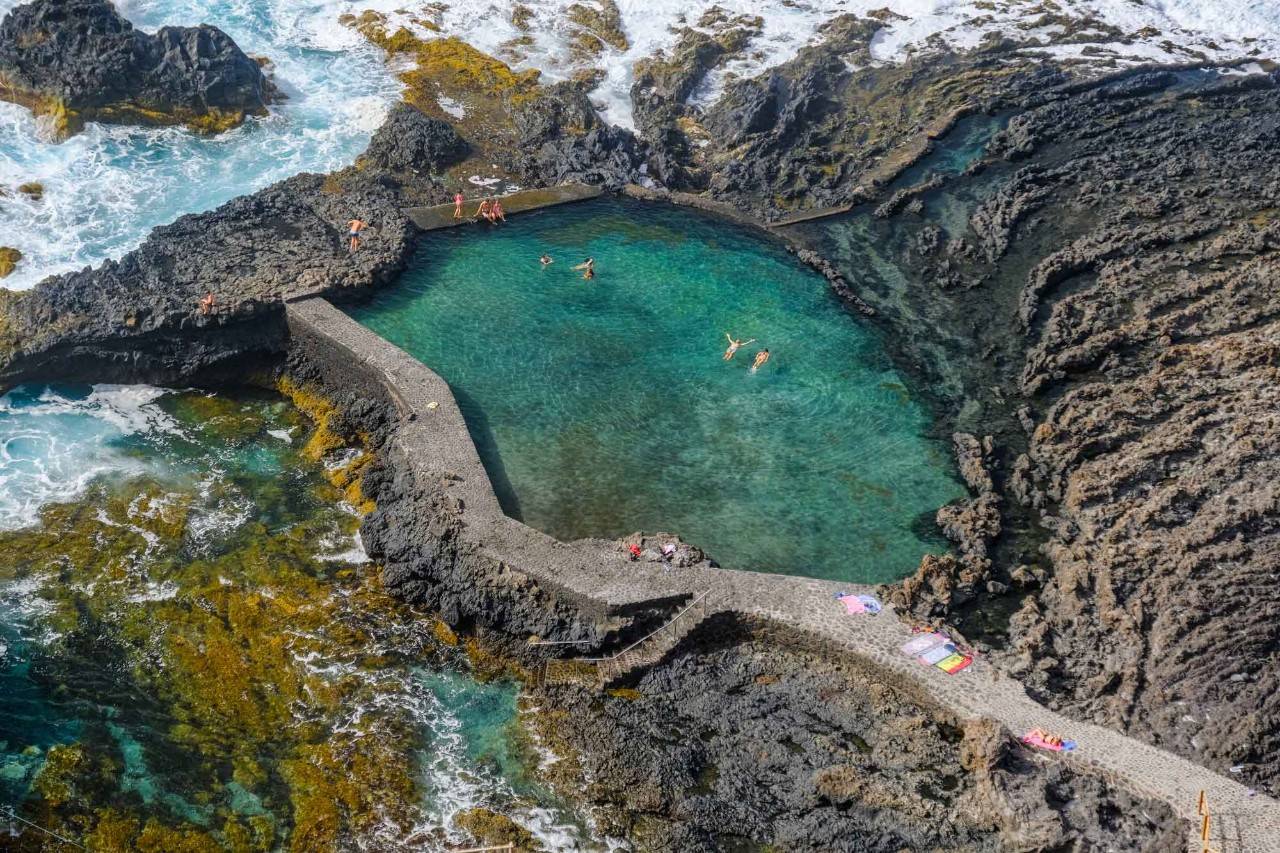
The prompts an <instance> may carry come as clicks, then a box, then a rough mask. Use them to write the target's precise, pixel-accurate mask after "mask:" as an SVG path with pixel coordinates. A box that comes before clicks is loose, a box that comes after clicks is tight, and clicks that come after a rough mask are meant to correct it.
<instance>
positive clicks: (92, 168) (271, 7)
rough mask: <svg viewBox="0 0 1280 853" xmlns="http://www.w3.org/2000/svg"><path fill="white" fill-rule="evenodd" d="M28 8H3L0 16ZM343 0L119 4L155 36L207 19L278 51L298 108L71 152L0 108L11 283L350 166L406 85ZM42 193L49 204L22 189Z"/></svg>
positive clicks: (108, 131)
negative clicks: (40, 187)
mask: <svg viewBox="0 0 1280 853" xmlns="http://www.w3.org/2000/svg"><path fill="white" fill-rule="evenodd" d="M15 5H17V0H0V15H3V14H6V13H7V12H8V11H9V9H11V8H12V7H13V6H15ZM347 5H348V4H345V3H340V2H336V0H311V2H298V0H213V2H196V0H121V2H118V3H117V7H118V8H119V10H120V12H121V13H122V14H123V15H125V16H126V17H128V18H130V19H131V20H133V21H134V23H135V24H136V25H137V26H139V27H140V28H142V29H144V30H154V29H155V28H157V27H160V26H163V25H167V24H195V23H201V22H207V23H211V24H214V25H217V26H219V27H221V28H222V29H223V30H225V31H226V32H227V33H228V34H230V35H231V36H232V37H233V38H234V39H235V40H236V41H237V43H238V44H239V45H240V46H241V47H242V48H244V49H245V50H246V51H247V52H249V53H252V54H258V55H263V56H267V57H268V58H270V59H271V60H272V63H273V66H274V78H275V80H276V82H277V84H278V85H279V86H280V87H281V88H282V89H283V90H284V91H285V92H286V93H288V94H289V95H290V99H289V100H288V101H287V102H285V103H282V104H279V105H276V106H273V107H272V114H271V115H270V116H268V117H266V118H261V119H251V120H250V121H249V122H247V123H246V124H245V125H244V126H243V127H240V128H238V129H236V130H233V131H231V132H229V133H225V134H222V135H220V136H218V137H214V138H204V137H199V136H196V135H194V134H192V133H190V132H188V131H186V130H184V129H181V128H162V129H155V128H131V127H111V126H105V125H97V124H91V125H90V126H89V127H88V128H87V129H86V130H85V131H84V132H83V133H81V134H79V135H77V136H75V137H73V138H72V139H70V140H68V141H66V142H64V143H61V144H52V143H48V142H41V141H39V140H38V139H37V134H36V122H35V120H34V119H32V117H31V114H30V113H29V112H28V111H27V110H26V109H24V108H22V107H18V106H16V105H13V104H0V187H3V188H4V189H6V190H7V191H8V193H9V194H8V196H7V197H3V198H0V211H2V216H3V218H4V220H5V223H6V226H7V227H6V235H5V237H4V238H3V239H2V240H0V243H2V244H3V245H12V246H14V247H16V248H18V249H20V250H21V251H22V253H23V255H24V259H23V260H22V262H21V263H20V264H19V265H18V268H17V270H16V271H15V272H14V273H13V275H11V276H10V277H9V278H7V279H5V281H4V284H5V286H6V287H8V288H11V289H23V288H27V287H30V286H32V285H33V284H35V283H36V282H37V281H39V280H40V279H42V278H44V277H45V276H47V275H50V274H54V273H59V272H66V271H69V270H74V269H79V268H81V267H83V266H86V265H92V264H97V263H99V262H101V261H103V260H105V259H107V258H112V257H119V256H120V255H121V254H123V253H124V252H125V251H128V250H129V249H132V248H134V247H136V246H137V245H138V244H139V243H141V242H142V240H143V238H144V237H145V236H146V234H147V232H149V231H150V229H151V228H153V227H154V226H156V225H161V224H164V223H166V222H170V221H172V220H173V219H175V218H177V217H178V216H180V215H182V214H184V213H191V212H195V211H201V210H208V209H211V208H213V207H216V206H217V205H219V204H221V203H222V202H224V201H227V200H228V199H230V198H232V197H234V196H237V195H241V194H243V193H246V192H251V191H253V190H255V189H258V188H260V187H263V186H266V185H267V184H269V183H272V182H274V181H277V180H281V179H283V178H286V177H288V176H290V175H294V174H297V173H298V172H303V171H327V170H330V169H335V168H338V167H340V166H343V165H346V164H348V163H350V162H351V161H352V160H353V159H354V158H355V156H356V155H357V154H358V153H359V152H360V151H361V150H363V148H364V146H365V145H366V144H367V143H368V139H369V136H370V135H371V134H372V132H373V131H374V130H376V129H377V127H378V125H379V124H381V122H382V119H383V117H384V116H385V114H386V109H387V107H388V105H389V104H390V103H391V102H392V101H393V100H394V98H395V96H396V94H397V93H398V91H399V84H398V83H397V82H396V80H395V79H394V78H393V77H392V76H391V75H390V74H389V73H388V72H387V71H386V68H385V66H384V64H383V61H382V57H381V55H380V51H378V50H377V49H376V48H374V47H373V46H372V45H369V44H367V43H365V42H364V40H363V39H361V38H360V37H359V36H358V35H357V34H355V33H353V32H352V31H351V30H350V29H349V28H347V27H344V26H342V25H341V24H339V23H338V20H337V19H338V15H339V14H340V12H341V11H342V9H344V8H346V6H347ZM27 181H39V182H41V183H43V184H44V187H45V192H44V198H43V199H41V200H40V201H32V200H31V199H29V198H27V197H25V196H22V195H19V194H17V193H14V192H13V188H14V187H15V186H16V185H17V184H20V183H24V182H27Z"/></svg>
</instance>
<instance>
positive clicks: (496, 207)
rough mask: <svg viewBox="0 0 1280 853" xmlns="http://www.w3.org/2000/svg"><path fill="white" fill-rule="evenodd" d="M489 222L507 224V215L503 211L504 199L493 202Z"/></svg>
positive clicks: (496, 199)
mask: <svg viewBox="0 0 1280 853" xmlns="http://www.w3.org/2000/svg"><path fill="white" fill-rule="evenodd" d="M489 221H490V222H499V221H501V222H506V221H507V215H506V214H505V213H504V212H503V211H502V199H500V198H495V199H494V200H493V206H492V207H490V208H489Z"/></svg>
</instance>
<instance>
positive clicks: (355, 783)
mask: <svg viewBox="0 0 1280 853" xmlns="http://www.w3.org/2000/svg"><path fill="white" fill-rule="evenodd" d="M164 408H165V412H166V414H167V415H168V416H169V417H171V418H172V420H173V421H174V423H175V424H176V428H175V430H174V434H173V435H170V436H167V437H163V438H156V437H154V436H152V437H149V438H148V439H147V441H146V442H144V443H142V444H140V445H139V446H138V447H137V448H136V453H137V456H138V458H139V459H140V460H146V459H151V460H153V461H154V460H155V459H156V456H157V449H159V453H158V456H159V462H160V463H161V464H156V465H151V466H144V467H143V468H142V472H141V473H137V474H135V475H133V476H127V477H120V478H107V479H103V480H98V481H95V483H94V484H92V485H91V486H90V487H89V489H88V491H87V492H86V493H85V494H84V495H83V496H82V497H81V498H80V499H79V500H76V501H75V502H72V503H62V504H52V505H48V506H46V507H44V508H43V510H42V511H41V515H40V523H39V524H38V525H35V526H32V527H28V528H24V529H20V530H10V531H4V532H0V554H3V555H4V557H5V559H3V560H0V586H3V587H8V588H9V589H10V590H12V589H21V590H22V593H21V594H22V595H23V596H24V598H25V599H27V601H28V602H30V603H31V605H32V612H33V613H35V614H37V616H35V617H34V618H36V619H37V621H38V624H39V629H40V633H41V634H42V635H43V639H41V640H40V641H39V642H38V643H36V644H33V645H31V646H29V648H28V651H27V654H29V656H30V658H31V660H32V666H31V673H30V678H31V680H32V681H33V682H34V683H35V684H36V685H37V686H38V688H39V691H38V692H39V693H41V694H43V697H44V699H43V700H42V701H45V702H47V703H49V705H50V706H51V709H52V710H51V712H50V713H51V714H52V715H55V716H59V717H68V716H70V717H74V718H75V720H74V725H71V726H70V727H69V728H67V729H66V730H65V731H64V738H63V741H64V742H61V743H55V744H53V745H51V746H49V747H47V748H45V749H44V750H43V752H42V750H41V748H40V747H39V746H36V745H34V744H33V745H32V746H30V747H28V748H27V749H26V750H25V751H23V752H22V753H21V755H22V756H23V757H22V760H23V761H25V762H27V763H26V764H25V765H23V766H22V767H19V768H18V770H17V771H15V772H18V771H20V772H21V773H23V774H27V775H28V776H29V778H28V779H27V784H26V785H25V789H24V790H23V791H22V796H21V797H17V798H14V799H15V800H22V804H21V806H20V808H19V813H20V814H23V815H24V816H25V817H27V818H28V819H30V820H33V821H35V822H37V823H39V824H40V825H41V826H44V827H47V828H49V829H52V830H54V831H57V832H59V833H61V834H63V835H66V836H68V837H70V838H73V839H79V840H82V841H83V842H84V843H86V844H87V845H89V847H90V849H93V850H96V851H139V850H140V851H152V850H154V851H166V852H167V851H205V850H208V851H221V850H233V851H270V850H289V851H315V850H339V849H346V848H347V847H349V846H351V845H352V843H353V841H355V840H359V839H363V840H365V841H367V842H369V843H373V844H374V845H375V846H378V845H383V846H382V847H379V849H391V848H393V847H395V846H396V845H398V844H401V843H404V840H405V839H407V838H409V837H410V836H414V835H416V836H417V837H419V838H420V839H422V840H431V841H435V842H443V841H445V837H446V834H448V835H451V836H455V837H456V833H457V832H458V831H459V830H458V828H457V827H452V826H446V825H443V824H442V823H441V821H447V820H448V819H449V816H448V815H447V814H440V815H439V816H438V817H436V818H434V819H433V818H432V816H431V814H429V813H430V811H431V808H432V806H431V804H430V803H425V800H426V794H425V793H424V790H423V785H422V781H421V780H422V776H423V764H424V762H429V761H431V760H432V759H431V752H430V749H429V748H428V745H427V744H426V743H425V742H424V739H425V738H426V737H427V736H426V735H425V734H424V730H423V725H422V721H421V719H420V714H419V712H420V711H421V709H422V708H423V707H424V703H426V701H427V700H426V699H424V696H423V694H424V692H425V690H426V688H423V687H421V685H419V684H418V682H417V681H415V679H414V677H413V675H412V674H413V672H415V671H416V670H417V669H418V668H421V667H426V668H427V669H428V670H445V671H456V670H458V669H459V668H460V667H462V666H465V662H464V661H465V659H464V656H463V654H462V652H461V650H460V649H453V648H451V647H450V646H449V645H447V641H446V638H445V637H444V636H443V632H440V631H437V630H434V629H433V623H432V621H431V620H430V619H428V618H426V616H425V615H424V614H419V613H416V612H414V611H413V610H412V609H410V608H409V607H407V606H406V605H404V604H402V603H401V602H399V601H398V600H396V599H393V598H392V597H391V596H389V595H388V594H387V593H386V592H384V591H383V589H382V588H381V585H380V582H379V579H378V575H377V572H376V570H375V569H373V568H371V567H370V566H369V565H368V564H365V563H361V562H359V561H356V562H352V561H351V560H350V559H349V558H346V557H344V556H339V555H338V554H339V552H341V551H342V549H344V548H345V549H347V550H348V551H349V550H350V545H349V542H350V541H351V540H352V538H353V537H354V535H355V532H356V527H357V524H358V519H357V517H356V516H355V515H353V514H352V513H351V512H349V511H348V510H346V509H344V508H342V506H341V499H342V497H343V494H342V492H341V491H340V490H339V489H338V488H336V487H335V486H334V485H333V484H332V483H331V482H329V480H328V479H326V477H325V476H324V471H323V467H322V466H321V465H320V464H318V463H317V462H314V461H311V459H310V458H309V453H310V452H311V451H314V450H315V449H316V448H318V447H326V448H328V446H329V440H328V439H327V438H326V437H324V436H323V431H324V429H325V423H324V421H323V420H320V422H319V423H318V424H317V425H315V426H313V425H312V422H311V421H309V420H307V419H306V418H305V417H303V416H302V415H301V414H300V412H299V411H298V410H296V409H294V408H293V407H291V406H289V405H287V404H286V403H285V402H284V401H283V400H280V399H278V398H274V397H272V398H258V399H253V400H249V401H241V400H234V399H230V398H226V397H220V396H219V397H214V396H207V395H201V394H181V395H170V396H169V397H167V398H165V400H164ZM318 435H319V438H318V439H317V436H318ZM286 437H288V438H290V439H292V441H287V440H286ZM157 444H158V445H159V448H157V446H156V445H157ZM438 635H440V636H439V639H437V636H438ZM454 642H455V643H456V639H455V640H454ZM457 678H463V677H462V676H457ZM415 685H416V686H415ZM70 732H74V736H73V737H69V738H68V737H65V735H66V734H67V733H70ZM8 747H9V750H10V755H12V754H14V753H15V752H18V751H19V747H18V745H15V744H12V743H11V744H9V745H8ZM475 772H476V773H481V774H482V773H483V770H482V769H478V770H476V771H475ZM483 804H484V805H486V806H492V807H494V808H499V807H501V805H502V803H494V802H485V803H483Z"/></svg>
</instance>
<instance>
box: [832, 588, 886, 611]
mask: <svg viewBox="0 0 1280 853" xmlns="http://www.w3.org/2000/svg"><path fill="white" fill-rule="evenodd" d="M839 601H840V603H841V604H843V605H844V609H845V612H846V613H870V614H872V615H873V616H874V615H875V614H877V613H879V612H880V602H879V601H876V599H875V597H874V596H870V595H853V594H850V593H845V594H843V595H841V596H840V597H839Z"/></svg>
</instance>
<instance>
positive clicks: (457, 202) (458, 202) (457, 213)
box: [453, 193, 466, 219]
mask: <svg viewBox="0 0 1280 853" xmlns="http://www.w3.org/2000/svg"><path fill="white" fill-rule="evenodd" d="M464 201H466V199H464V198H463V197H462V193H454V195H453V218H454V219H461V218H462V203H463V202H464Z"/></svg>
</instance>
